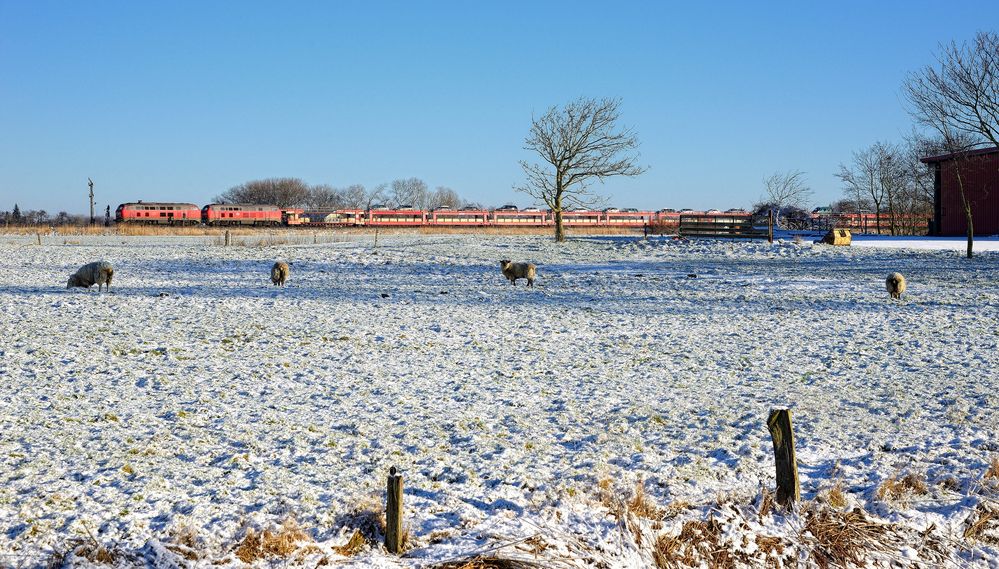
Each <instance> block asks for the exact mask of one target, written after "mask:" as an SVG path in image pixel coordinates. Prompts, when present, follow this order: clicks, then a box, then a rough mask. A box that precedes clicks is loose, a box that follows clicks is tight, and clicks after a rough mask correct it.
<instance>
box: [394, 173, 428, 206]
mask: <svg viewBox="0 0 999 569" xmlns="http://www.w3.org/2000/svg"><path fill="white" fill-rule="evenodd" d="M391 196H392V205H393V206H395V207H399V206H403V205H407V206H411V207H414V208H416V209H427V202H428V197H429V193H428V192H427V184H426V182H424V181H423V180H421V179H419V178H409V179H406V180H393V181H392V192H391Z"/></svg>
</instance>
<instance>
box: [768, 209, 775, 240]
mask: <svg viewBox="0 0 999 569" xmlns="http://www.w3.org/2000/svg"><path fill="white" fill-rule="evenodd" d="M767 241H769V242H770V243H773V242H774V210H772V209H771V210H770V211H769V212H768V213H767Z"/></svg>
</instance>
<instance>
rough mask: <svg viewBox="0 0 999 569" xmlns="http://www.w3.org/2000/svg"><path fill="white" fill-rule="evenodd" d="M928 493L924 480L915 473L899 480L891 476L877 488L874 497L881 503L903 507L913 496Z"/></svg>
mask: <svg viewBox="0 0 999 569" xmlns="http://www.w3.org/2000/svg"><path fill="white" fill-rule="evenodd" d="M928 491H929V489H928V488H927V487H926V479H925V478H923V477H922V476H920V475H918V474H915V473H909V474H906V475H905V476H903V477H901V478H899V477H897V476H892V477H891V478H889V479H887V480H885V481H884V482H882V483H881V485H880V486H878V490H877V493H876V494H875V495H876V497H877V499H878V500H881V501H882V502H886V503H894V504H898V505H900V506H904V505H906V504H908V502H909V500H910V499H911V498H912V497H913V496H922V495H924V494H926V493H927V492H928Z"/></svg>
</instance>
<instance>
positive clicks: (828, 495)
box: [818, 480, 847, 510]
mask: <svg viewBox="0 0 999 569" xmlns="http://www.w3.org/2000/svg"><path fill="white" fill-rule="evenodd" d="M818 498H819V500H820V501H822V502H824V503H826V504H829V505H830V506H831V507H833V508H835V509H837V510H842V509H844V508H846V506H847V500H846V493H845V492H844V491H843V481H842V480H837V481H836V482H835V483H834V484H833V485H832V487H831V488H829V489H828V490H825V491H823V492H820V493H819V496H818Z"/></svg>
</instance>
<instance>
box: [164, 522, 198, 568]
mask: <svg viewBox="0 0 999 569" xmlns="http://www.w3.org/2000/svg"><path fill="white" fill-rule="evenodd" d="M164 545H165V546H166V548H167V549H169V550H170V551H172V552H174V553H176V554H177V555H180V556H181V557H183V558H184V559H187V560H189V561H198V560H200V559H203V558H204V557H205V551H204V548H205V545H204V541H203V540H202V539H201V537H200V536H199V535H198V530H197V529H195V528H194V527H193V526H190V525H181V526H177V527H174V528H172V529H171V530H170V533H169V534H168V536H167V539H166V540H165V541H164Z"/></svg>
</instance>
